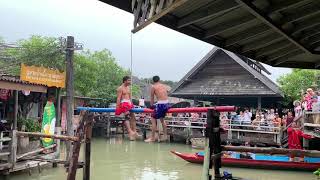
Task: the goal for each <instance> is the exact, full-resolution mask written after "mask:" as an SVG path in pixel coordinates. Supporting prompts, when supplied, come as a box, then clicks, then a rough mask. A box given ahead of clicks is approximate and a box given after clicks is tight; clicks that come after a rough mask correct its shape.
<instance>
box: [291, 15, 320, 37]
mask: <svg viewBox="0 0 320 180" xmlns="http://www.w3.org/2000/svg"><path fill="white" fill-rule="evenodd" d="M319 19H320V17H319V16H315V17H312V18H309V19H308V20H305V21H303V22H302V23H299V24H298V25H297V26H295V28H294V32H293V33H292V34H293V35H294V34H298V33H299V32H301V31H304V30H307V29H310V28H313V27H315V26H318V25H320V21H319Z"/></svg>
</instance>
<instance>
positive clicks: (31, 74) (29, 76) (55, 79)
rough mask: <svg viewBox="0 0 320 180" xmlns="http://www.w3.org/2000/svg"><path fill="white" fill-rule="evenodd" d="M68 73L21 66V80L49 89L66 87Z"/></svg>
mask: <svg viewBox="0 0 320 180" xmlns="http://www.w3.org/2000/svg"><path fill="white" fill-rule="evenodd" d="M65 77H66V73H65V72H62V73H61V72H60V71H58V70H52V69H48V68H44V67H36V66H27V65H24V64H21V71H20V79H21V80H23V81H27V82H30V83H35V84H42V85H46V86H48V87H53V86H54V87H60V88H64V87H65V80H66V78H65Z"/></svg>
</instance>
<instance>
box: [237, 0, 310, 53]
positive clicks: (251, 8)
mask: <svg viewBox="0 0 320 180" xmlns="http://www.w3.org/2000/svg"><path fill="white" fill-rule="evenodd" d="M235 1H236V2H238V3H239V4H240V5H242V6H243V7H244V8H245V9H247V10H248V11H249V12H250V13H251V14H253V15H254V16H256V17H257V18H258V19H260V20H261V21H262V22H264V23H265V24H267V25H268V26H270V27H271V28H272V29H274V30H275V31H276V32H277V33H279V34H281V35H282V36H283V37H285V38H286V39H288V40H289V41H290V42H292V43H293V44H295V45H296V46H297V47H299V48H300V49H301V50H303V51H305V52H306V53H309V54H311V53H312V52H311V51H310V50H309V49H307V48H306V47H304V46H303V45H302V44H300V42H298V41H296V40H295V39H294V38H293V37H292V36H291V35H289V34H287V33H286V32H284V31H283V30H282V29H281V28H280V27H278V26H277V25H276V24H275V23H274V22H273V21H272V19H271V18H270V17H269V16H268V15H267V14H266V13H264V12H262V11H261V10H259V9H258V8H257V7H256V6H254V5H253V4H252V3H251V2H248V1H245V0H235ZM298 1H300V0H298ZM284 2H289V1H284Z"/></svg>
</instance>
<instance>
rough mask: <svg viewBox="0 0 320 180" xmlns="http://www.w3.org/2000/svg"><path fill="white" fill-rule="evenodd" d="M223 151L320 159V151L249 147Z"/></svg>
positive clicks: (227, 147)
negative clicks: (303, 156)
mask: <svg viewBox="0 0 320 180" xmlns="http://www.w3.org/2000/svg"><path fill="white" fill-rule="evenodd" d="M222 150H223V151H236V152H251V153H261V154H271V155H272V154H285V155H294V156H300V155H305V156H308V157H320V151H315V150H299V149H282V148H273V147H271V148H261V147H247V146H222Z"/></svg>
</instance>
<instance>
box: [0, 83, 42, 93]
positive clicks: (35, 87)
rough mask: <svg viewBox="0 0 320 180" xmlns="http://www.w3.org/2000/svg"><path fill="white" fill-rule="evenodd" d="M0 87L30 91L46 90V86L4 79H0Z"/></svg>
mask: <svg viewBox="0 0 320 180" xmlns="http://www.w3.org/2000/svg"><path fill="white" fill-rule="evenodd" d="M0 89H8V90H18V91H31V92H41V93H46V92H47V87H46V86H42V85H35V84H27V83H17V82H10V81H4V80H0Z"/></svg>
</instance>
